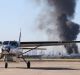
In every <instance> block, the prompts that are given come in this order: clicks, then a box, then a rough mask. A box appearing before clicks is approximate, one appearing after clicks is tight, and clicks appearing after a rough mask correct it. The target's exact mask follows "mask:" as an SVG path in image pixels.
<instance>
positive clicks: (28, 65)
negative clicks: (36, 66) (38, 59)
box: [27, 61, 31, 69]
mask: <svg viewBox="0 0 80 75" xmlns="http://www.w3.org/2000/svg"><path fill="white" fill-rule="evenodd" d="M30 67H31V63H30V61H28V62H27V68H28V69H29V68H30Z"/></svg>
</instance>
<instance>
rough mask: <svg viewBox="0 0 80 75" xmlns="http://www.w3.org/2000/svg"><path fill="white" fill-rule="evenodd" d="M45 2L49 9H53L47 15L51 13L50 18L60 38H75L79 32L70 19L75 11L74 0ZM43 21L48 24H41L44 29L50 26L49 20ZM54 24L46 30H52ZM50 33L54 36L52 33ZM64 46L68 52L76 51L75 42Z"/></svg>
mask: <svg viewBox="0 0 80 75" xmlns="http://www.w3.org/2000/svg"><path fill="white" fill-rule="evenodd" d="M46 2H47V6H48V7H49V9H51V10H54V11H51V12H52V13H50V14H47V15H48V17H49V15H51V19H50V20H51V21H52V22H53V23H54V24H55V25H56V26H57V31H58V33H59V37H60V39H61V40H62V41H73V40H76V38H77V35H78V33H79V25H78V24H76V23H74V22H72V21H71V19H72V18H73V17H74V13H75V6H76V0H47V1H46ZM54 15H55V16H54ZM45 20H46V18H45ZM45 22H46V24H47V23H48V24H47V25H46V26H45V25H43V27H44V29H45V28H47V27H49V26H50V24H49V21H48V22H47V21H45ZM54 24H53V26H51V28H48V29H47V30H49V31H51V32H52V31H53V30H52V27H54ZM48 25H49V26H48ZM49 33H50V32H49ZM53 33H54V32H53ZM51 35H53V36H54V34H52V33H51ZM56 35H57V34H56ZM64 47H65V48H66V50H67V52H68V54H71V53H78V47H77V45H76V44H70V45H65V46H64Z"/></svg>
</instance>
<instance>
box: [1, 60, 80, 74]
mask: <svg viewBox="0 0 80 75" xmlns="http://www.w3.org/2000/svg"><path fill="white" fill-rule="evenodd" d="M0 75H80V62H77V61H76V62H66V61H64V62H59V61H55V62H54V61H32V62H31V68H30V69H27V68H26V64H25V62H14V63H13V62H12V63H11V62H10V63H9V67H8V68H7V69H5V68H4V62H0Z"/></svg>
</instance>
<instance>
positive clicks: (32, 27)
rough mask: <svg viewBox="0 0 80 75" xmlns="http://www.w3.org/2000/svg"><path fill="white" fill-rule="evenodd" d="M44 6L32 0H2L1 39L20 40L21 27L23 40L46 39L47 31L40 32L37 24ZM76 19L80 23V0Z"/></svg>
mask: <svg viewBox="0 0 80 75" xmlns="http://www.w3.org/2000/svg"><path fill="white" fill-rule="evenodd" d="M42 8H43V7H42V6H38V5H37V4H35V3H34V2H33V1H31V0H0V40H1V41H4V40H18V37H19V32H20V28H21V33H22V38H21V40H22V41H37V40H38V41H46V40H47V37H46V35H45V33H41V32H39V31H38V29H37V25H36V21H37V17H38V15H39V13H40V11H41V9H42ZM74 21H75V22H76V23H78V24H80V0H78V2H77V6H76V13H75V19H74ZM79 38H80V35H79V36H78V38H77V39H78V40H80V39H79Z"/></svg>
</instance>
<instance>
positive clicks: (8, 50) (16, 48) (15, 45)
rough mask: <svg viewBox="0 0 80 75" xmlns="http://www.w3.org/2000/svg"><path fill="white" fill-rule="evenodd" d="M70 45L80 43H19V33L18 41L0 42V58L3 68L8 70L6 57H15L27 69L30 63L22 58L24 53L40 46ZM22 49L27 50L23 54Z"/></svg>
mask: <svg viewBox="0 0 80 75" xmlns="http://www.w3.org/2000/svg"><path fill="white" fill-rule="evenodd" d="M70 43H80V41H36V42H21V32H20V36H19V41H4V42H0V45H1V53H0V58H3V57H4V62H5V68H8V56H16V57H17V58H22V59H23V60H24V62H25V63H26V64H27V68H30V65H31V64H30V61H28V60H27V61H26V60H25V58H24V56H23V55H24V54H25V53H27V52H30V51H32V50H34V49H38V48H39V47H40V46H58V45H66V44H70ZM29 47H30V48H29ZM31 47H32V48H31ZM22 49H29V50H28V51H26V52H24V53H23V50H22Z"/></svg>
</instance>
